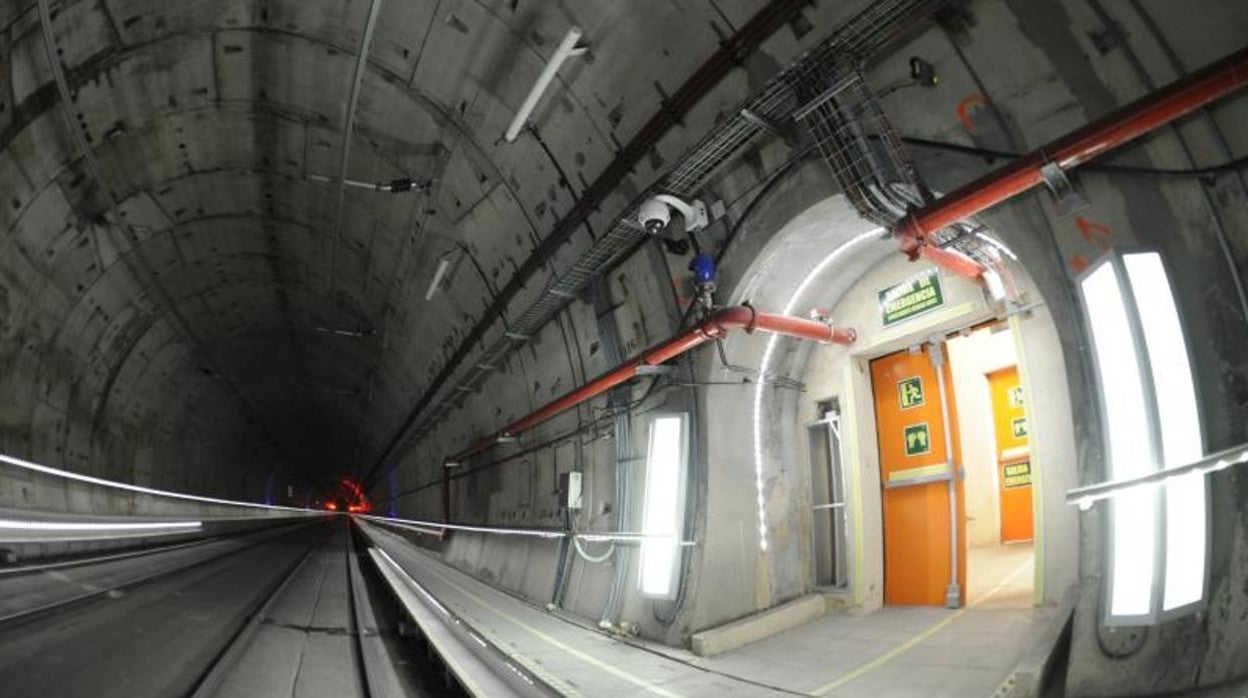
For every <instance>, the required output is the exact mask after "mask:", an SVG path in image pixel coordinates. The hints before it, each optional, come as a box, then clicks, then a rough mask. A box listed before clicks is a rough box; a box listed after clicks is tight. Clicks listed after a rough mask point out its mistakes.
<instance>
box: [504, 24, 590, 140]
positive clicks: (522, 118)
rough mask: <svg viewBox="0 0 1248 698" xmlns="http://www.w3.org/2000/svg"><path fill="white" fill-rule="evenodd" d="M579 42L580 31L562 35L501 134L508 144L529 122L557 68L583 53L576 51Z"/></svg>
mask: <svg viewBox="0 0 1248 698" xmlns="http://www.w3.org/2000/svg"><path fill="white" fill-rule="evenodd" d="M580 40H581V30H580V29H579V28H577V27H572V28H571V29H569V30H568V33H567V34H565V35H564V37H563V41H561V42H559V47H558V48H556V49H555V53H554V55H552V56H551V57H550V60H549V61H547V62H546V67H545V68H543V69H542V74H541V75H539V76H538V77H537V82H535V83H533V88H532V89H531V90H529V94H528V96H527V97H525V98H524V103H523V104H521V105H520V111H518V112H516V116H515V118H514V119H512V120H511V125H510V126H508V127H507V132H506V133H505V134H503V138H504V139H506V140H507V142H508V143H510V142H512V141H514V140H516V136H518V135H520V129H522V128H524V124H525V123H526V122H527V121H528V120H529V116H530V115H531V114H532V113H533V110H534V109H535V108H536V107H537V102H538V100H540V99H541V98H542V94H544V93H545V92H546V88H547V87H550V83H551V82H553V81H554V79H555V74H556V73H558V72H559V67H560V66H562V65H563V62H564V61H566V60H568V58H569V57H571V56H575V55H578V54H580V53H583V52H584V49H578V48H577V47H576V44H577V42H578V41H580Z"/></svg>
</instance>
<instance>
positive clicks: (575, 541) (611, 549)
mask: <svg viewBox="0 0 1248 698" xmlns="http://www.w3.org/2000/svg"><path fill="white" fill-rule="evenodd" d="M572 547H573V548H575V549H576V554H577V555H580V556H581V559H583V560H585V561H586V562H593V563H599V562H606V561H607V560H609V559H611V556H612V555H614V554H615V547H616V546H615V543H611V544H610V545H608V546H607V552H605V553H603V554H602V555H590V554H589V553H587V552H585V549H584V548H582V547H581V539H580V538H577V537H576V536H573V537H572Z"/></svg>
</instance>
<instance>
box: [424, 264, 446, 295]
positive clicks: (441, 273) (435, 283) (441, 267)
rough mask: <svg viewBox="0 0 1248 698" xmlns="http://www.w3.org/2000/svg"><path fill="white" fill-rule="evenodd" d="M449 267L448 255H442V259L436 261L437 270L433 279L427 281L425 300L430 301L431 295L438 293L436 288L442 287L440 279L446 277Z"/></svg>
mask: <svg viewBox="0 0 1248 698" xmlns="http://www.w3.org/2000/svg"><path fill="white" fill-rule="evenodd" d="M450 266H451V256H450V255H449V254H445V255H442V259H439V260H438V268H437V270H435V271H434V272H433V278H432V279H430V280H429V288H428V290H426V291H425V300H427V301H428V300H432V299H433V294H435V293H437V292H438V287H439V286H441V285H442V279H443V277H445V276H446V270H447V268H448V267H450Z"/></svg>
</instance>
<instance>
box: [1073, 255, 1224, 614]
mask: <svg viewBox="0 0 1248 698" xmlns="http://www.w3.org/2000/svg"><path fill="white" fill-rule="evenodd" d="M1080 291H1081V293H1082V296H1083V302H1084V307H1085V310H1086V312H1087V320H1088V325H1089V329H1090V331H1091V334H1092V339H1093V342H1092V344H1093V352H1094V355H1095V359H1096V367H1097V377H1098V381H1099V386H1098V387H1099V389H1100V395H1101V405H1102V418H1103V422H1104V428H1105V442H1106V447H1107V450H1108V460H1107V464H1108V467H1107V473H1106V475H1107V477H1108V478H1110V479H1113V480H1120V479H1123V478H1131V477H1138V476H1141V475H1146V474H1148V473H1151V472H1155V471H1157V470H1159V469H1162V468H1166V467H1174V466H1179V465H1183V464H1186V463H1191V462H1194V461H1198V460H1200V458H1201V457H1202V456H1203V455H1204V445H1203V442H1202V438H1201V423H1200V413H1199V410H1198V408H1197V402H1196V389H1195V384H1194V382H1193V379H1192V370H1191V362H1190V360H1189V358H1188V352H1187V343H1186V339H1185V336H1184V333H1183V326H1182V322H1181V320H1180V317H1179V313H1178V308H1177V306H1176V305H1175V301H1174V294H1173V292H1172V290H1171V286H1170V280H1169V277H1168V276H1167V274H1166V271H1165V266H1164V265H1163V263H1162V259H1161V256H1160V255H1158V254H1157V253H1155V252H1139V253H1128V254H1123V255H1117V254H1112V255H1109V256H1107V257H1106V259H1104V260H1103V261H1102V262H1101V263H1100V264H1098V265H1097V266H1096V267H1094V268H1093V269H1092V270H1091V271H1090V272H1089V273H1088V274H1087V275H1086V276H1084V277H1083V279H1082V280H1081V281H1080ZM1205 487H1206V484H1205V480H1204V477H1203V476H1202V475H1199V474H1195V475H1186V476H1181V477H1174V478H1169V479H1167V481H1166V482H1165V483H1164V487H1163V489H1162V491H1160V492H1159V491H1158V490H1157V489H1156V488H1139V489H1133V490H1127V491H1124V492H1122V493H1121V494H1120V495H1118V496H1116V497H1115V498H1114V500H1113V503H1112V508H1111V510H1110V512H1111V513H1110V526H1109V556H1108V568H1109V569H1108V579H1109V584H1108V604H1107V611H1106V616H1107V617H1106V620H1107V622H1109V623H1111V624H1139V623H1154V622H1157V621H1158V620H1162V619H1165V618H1167V617H1171V616H1174V615H1178V614H1180V613H1184V612H1187V611H1190V610H1195V609H1196V608H1198V607H1199V606H1200V605H1201V604H1202V603H1203V601H1204V592H1205V578H1206V565H1207V560H1206V558H1207V538H1208V534H1207V527H1208V514H1207V505H1206V493H1205Z"/></svg>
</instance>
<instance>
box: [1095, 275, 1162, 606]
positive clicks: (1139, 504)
mask: <svg viewBox="0 0 1248 698" xmlns="http://www.w3.org/2000/svg"><path fill="white" fill-rule="evenodd" d="M1080 287H1081V289H1082V291H1083V298H1084V304H1085V306H1086V308H1087V314H1088V325H1089V327H1090V328H1091V331H1092V339H1093V342H1092V343H1093V351H1094V353H1095V355H1096V363H1097V367H1098V368H1099V371H1100V382H1101V385H1100V387H1101V394H1102V395H1103V396H1104V399H1103V400H1102V405H1103V406H1104V412H1105V432H1106V434H1105V436H1106V441H1107V442H1108V446H1109V459H1108V462H1109V476H1110V477H1111V478H1113V479H1121V478H1127V477H1133V476H1138V475H1143V474H1145V473H1148V472H1151V471H1152V470H1154V469H1155V468H1156V463H1155V462H1154V459H1153V454H1152V451H1151V448H1150V440H1149V439H1148V438H1147V435H1148V434H1149V433H1150V432H1151V427H1150V424H1149V418H1148V408H1147V406H1146V403H1145V399H1146V398H1145V394H1144V385H1143V377H1144V374H1143V371H1142V367H1141V365H1140V364H1141V359H1142V358H1143V357H1141V356H1140V355H1139V349H1138V347H1137V346H1136V342H1135V340H1134V338H1133V336H1132V333H1131V321H1130V318H1129V317H1128V311H1127V305H1126V300H1125V299H1124V298H1123V295H1122V285H1121V283H1120V280H1119V278H1118V272H1117V267H1116V265H1115V264H1113V262H1112V260H1111V261H1108V262H1106V263H1104V264H1101V265H1100V266H1099V267H1097V268H1096V269H1095V270H1094V271H1093V272H1092V273H1090V274H1088V276H1086V277H1085V278H1084V279H1083V281H1082V282H1081V283H1080ZM1156 501H1157V500H1156V496H1155V493H1154V491H1153V489H1152V488H1140V489H1137V490H1133V491H1130V492H1124V493H1122V495H1121V496H1119V497H1118V498H1117V499H1116V500H1115V501H1114V503H1113V513H1112V523H1111V542H1110V555H1111V559H1110V570H1111V573H1110V585H1111V586H1110V603H1109V606H1110V614H1111V615H1114V616H1142V615H1147V614H1149V613H1151V611H1152V601H1153V596H1152V595H1153V568H1154V551H1155V547H1156V546H1155V542H1156V531H1157V524H1156V521H1157V509H1156Z"/></svg>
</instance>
